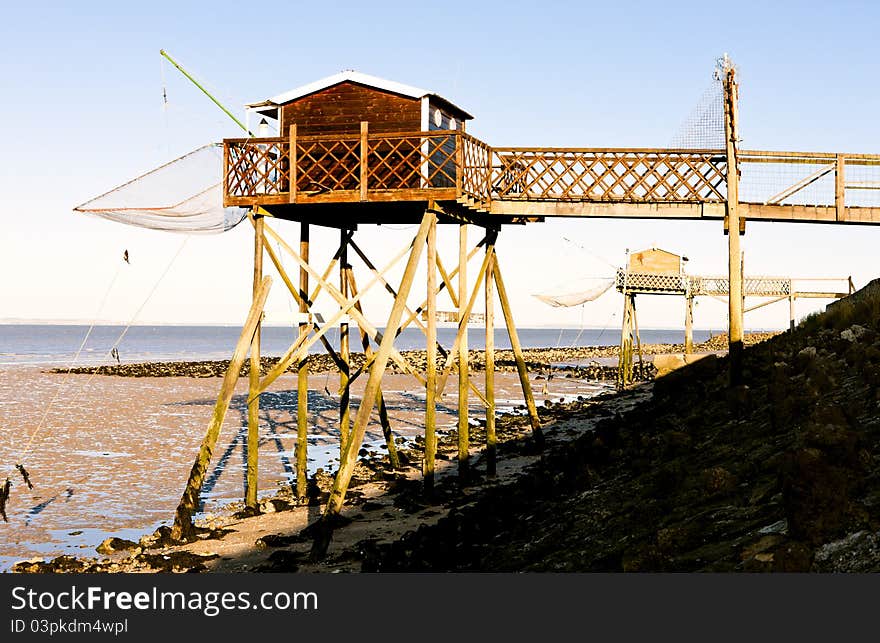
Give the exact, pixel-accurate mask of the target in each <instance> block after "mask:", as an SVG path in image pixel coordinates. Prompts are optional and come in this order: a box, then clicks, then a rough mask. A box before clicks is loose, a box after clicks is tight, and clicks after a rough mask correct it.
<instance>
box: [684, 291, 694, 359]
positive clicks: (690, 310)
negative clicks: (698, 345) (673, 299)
mask: <svg viewBox="0 0 880 643" xmlns="http://www.w3.org/2000/svg"><path fill="white" fill-rule="evenodd" d="M684 352H685V354H687V355H690V354H691V353H693V352H694V297H693V295H690V294H688V295H687V296H686V297H685V310H684Z"/></svg>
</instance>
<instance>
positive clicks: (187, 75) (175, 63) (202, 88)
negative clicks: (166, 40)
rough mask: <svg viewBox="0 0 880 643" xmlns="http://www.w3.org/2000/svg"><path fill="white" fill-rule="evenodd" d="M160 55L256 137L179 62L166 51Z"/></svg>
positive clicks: (250, 133) (249, 134) (249, 133)
mask: <svg viewBox="0 0 880 643" xmlns="http://www.w3.org/2000/svg"><path fill="white" fill-rule="evenodd" d="M159 53H160V54H161V55H162V56H163V57H165V59H167V60H168V62H170V63H171V64H172V65H174V66H175V67H177V69H178V71H180V73H181V74H183V75H184V76H186V77H187V78H188V79H189V80H190V82H192V84H193V85H195V86H196V87H198V88H199V89H201V90H202V93H203V94H205V96H207V97H208V98H210V99H211V100H212V101H213V103H214V104H215V105H216V106H217V107H219V108H220V109H222V110H223V112H224V113H225V114H226V115H227V116H228V117H229V118H231V119H232V120H234V121H235V124H236V125H238V126H239V127H240V128H241V129H243V130H244V131H245V132H247V133H248V136H253V135H254V134H253V133H252V132H251V131H250V130H249V129H248V128H247V127H245V126H244V123H242V122H241V121H240V120H238V119H237V118H236V117H235V116H233V115H232V112H230V111H229V110H228V109H226V107H224V106H223V104H222V103H221V102H220V101H219V100H217V99H216V98H214V97H213V96H212V95H211V92H209V91H208V90H207V89H205V88H204V87H202V85H201V83H199V81H197V80H196V79H195V78H193V77H192V76H191V75H190V74H189V72H187V71H186V70H185V69H184V68H183V67H181V66H180V64H178V62H177V61H176V60H174V58H172V57H171V55H170V54H169V53H168V52H167V51H165V50H164V49H160V50H159Z"/></svg>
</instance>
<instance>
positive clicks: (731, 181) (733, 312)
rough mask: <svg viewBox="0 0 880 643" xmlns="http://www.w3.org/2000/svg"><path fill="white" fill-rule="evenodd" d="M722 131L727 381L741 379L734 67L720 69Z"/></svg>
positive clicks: (735, 382) (741, 334)
mask: <svg viewBox="0 0 880 643" xmlns="http://www.w3.org/2000/svg"><path fill="white" fill-rule="evenodd" d="M724 94H725V96H724V134H725V138H726V141H727V150H726V151H727V230H728V235H727V241H728V245H727V260H728V277H729V280H730V281H729V283H730V296H729V297H728V298H727V299H728V306H729V309H728V313H729V319H728V335H727V336H728V355H729V359H730V384H731V385H732V386H735V385H737V384H741V383H742V353H743V288H742V256H741V254H740V253H741V251H740V238H739V237H740V216H739V159H738V158H737V135H738V126H737V120H738V119H737V112H738V107H737V100H738V96H737V84H736V70H735V69H734V68H733V67H732V66H731V67H728V68H727V69H725V70H724Z"/></svg>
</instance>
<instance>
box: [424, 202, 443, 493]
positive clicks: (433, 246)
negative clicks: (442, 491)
mask: <svg viewBox="0 0 880 643" xmlns="http://www.w3.org/2000/svg"><path fill="white" fill-rule="evenodd" d="M426 240H427V244H428V251H427V273H428V274H427V280H426V283H427V290H428V292H427V295H428V298H427V300H426V304H425V305H426V306H427V310H428V329H427V333H426V334H425V337H426V348H427V354H426V368H427V370H426V372H425V380H426V381H425V458H424V461H423V463H422V475H423V477H424V480H425V493H426V494H427V495H431V494H432V493H433V491H434V463H435V458H436V455H437V291H438V288H437V221H436V218H435V219H434V220H433V221H432V222H431V226H430V228H428V235H427V237H426ZM442 287H443V286H441V288H442Z"/></svg>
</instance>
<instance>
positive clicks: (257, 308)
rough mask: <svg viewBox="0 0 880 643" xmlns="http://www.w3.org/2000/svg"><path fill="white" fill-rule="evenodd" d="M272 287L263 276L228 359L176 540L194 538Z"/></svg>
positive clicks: (183, 501)
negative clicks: (211, 466) (205, 487)
mask: <svg viewBox="0 0 880 643" xmlns="http://www.w3.org/2000/svg"><path fill="white" fill-rule="evenodd" d="M271 285H272V278H271V277H268V276H267V277H264V278H263V281H262V282H261V284H260V288H259V290H258V291H257V294H256V296H255V297H254V299H253V302H252V303H251V309H250V312H249V313H248V316H247V320H246V321H245V323H244V326H243V327H242V329H241V335H239V337H238V343H237V344H236V345H235V350H234V351H233V353H232V358H231V359H230V360H229V368H228V369H227V370H226V375H224V376H223V383H222V384H221V385H220V394H219V395H218V396H217V402H216V403H215V404H214V413H213V415H212V416H211V421H210V422H209V423H208V429H207V431H206V432H205V437H204V439H203V440H202V444H201V446H200V447H199V453H198V455H197V456H196V460H195V462H194V463H193V466H192V470H191V471H190V473H189V479H188V480H187V483H186V488H185V489H184V491H183V495H182V496H181V498H180V503H179V504H178V505H177V512H176V515H175V517H174V526H173V527H172V528H171V537H172V538H173V539H174V540H189V539H191V538H192V536H193V525H192V515H193V512H194V511H195V509H196V507H197V506H198V503H199V494H200V493H201V491H202V484H203V483H204V481H205V472H206V471H207V469H208V463H209V462H210V461H211V454H212V453H213V452H214V447H215V446H216V444H217V437H218V436H219V435H220V428H221V427H222V426H223V420H224V419H225V418H226V411H227V410H228V409H229V401H230V400H231V399H232V394H233V393H234V392H235V383H236V382H237V381H238V375H239V372H240V371H241V367H242V365H243V364H244V360H245V359H246V357H247V352H248V347H249V346H250V344H251V341H252V340H253V337H254V333H255V332H256V328H257V324H258V323H259V321H260V317H261V316H262V314H263V306H264V305H265V303H266V297H268V296H269V287H270V286H271Z"/></svg>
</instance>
